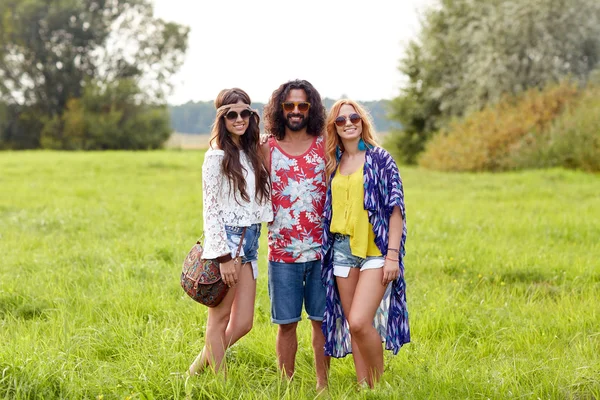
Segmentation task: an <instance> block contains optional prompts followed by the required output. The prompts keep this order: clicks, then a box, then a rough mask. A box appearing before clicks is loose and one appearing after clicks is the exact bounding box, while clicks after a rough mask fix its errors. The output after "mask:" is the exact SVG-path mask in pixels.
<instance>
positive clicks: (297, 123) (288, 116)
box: [283, 89, 309, 132]
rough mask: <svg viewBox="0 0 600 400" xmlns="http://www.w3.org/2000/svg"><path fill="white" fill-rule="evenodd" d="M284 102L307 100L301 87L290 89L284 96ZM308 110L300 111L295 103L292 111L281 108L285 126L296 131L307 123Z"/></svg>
mask: <svg viewBox="0 0 600 400" xmlns="http://www.w3.org/2000/svg"><path fill="white" fill-rule="evenodd" d="M285 101H286V102H295V103H303V102H307V101H308V96H306V92H305V91H304V90H302V89H292V90H290V92H289V93H288V95H287V96H286V98H285ZM308 113H309V110H306V111H300V110H299V109H298V106H297V105H296V106H295V107H294V109H293V110H292V111H285V110H283V117H284V118H285V126H286V127H287V128H288V129H290V130H291V131H294V132H298V131H301V130H302V129H305V128H306V125H308Z"/></svg>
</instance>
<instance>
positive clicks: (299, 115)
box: [287, 114, 304, 119]
mask: <svg viewBox="0 0 600 400" xmlns="http://www.w3.org/2000/svg"><path fill="white" fill-rule="evenodd" d="M294 117H297V118H302V119H304V115H302V114H288V116H287V119H290V118H294Z"/></svg>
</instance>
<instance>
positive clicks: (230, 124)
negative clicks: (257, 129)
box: [223, 100, 251, 143]
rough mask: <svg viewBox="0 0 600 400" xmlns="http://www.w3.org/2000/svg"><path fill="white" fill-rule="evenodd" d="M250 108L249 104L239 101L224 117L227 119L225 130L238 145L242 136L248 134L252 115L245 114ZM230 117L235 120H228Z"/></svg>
mask: <svg viewBox="0 0 600 400" xmlns="http://www.w3.org/2000/svg"><path fill="white" fill-rule="evenodd" d="M248 108H249V105H248V104H246V103H244V102H243V101H242V100H239V101H238V102H237V103H235V105H234V104H232V105H231V108H230V109H229V111H227V113H226V114H225V115H224V116H223V118H224V119H225V129H227V132H229V133H230V134H231V139H233V141H234V142H236V143H237V142H238V141H239V140H240V136H242V135H243V134H244V133H246V129H248V124H249V123H250V116H251V113H249V112H245V110H247V109H248ZM234 114H235V115H234ZM242 115H243V116H242ZM228 116H235V118H228Z"/></svg>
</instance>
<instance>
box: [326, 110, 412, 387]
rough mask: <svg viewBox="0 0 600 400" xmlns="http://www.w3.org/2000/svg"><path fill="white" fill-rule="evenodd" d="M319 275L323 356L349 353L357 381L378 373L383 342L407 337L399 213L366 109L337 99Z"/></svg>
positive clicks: (392, 172)
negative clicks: (324, 297)
mask: <svg viewBox="0 0 600 400" xmlns="http://www.w3.org/2000/svg"><path fill="white" fill-rule="evenodd" d="M326 128H327V139H326V145H325V151H326V163H327V164H326V169H327V176H328V177H330V179H329V187H328V192H327V198H326V203H325V215H324V217H325V218H324V233H323V248H322V280H323V283H324V284H325V285H326V288H327V304H326V310H325V315H324V320H323V325H322V329H323V333H324V335H325V354H326V355H328V356H333V357H344V356H346V355H347V354H349V353H352V354H353V358H354V365H355V369H356V376H357V380H358V383H359V384H360V385H363V384H367V385H368V386H369V387H373V386H374V384H375V383H376V382H378V381H379V379H380V377H381V375H382V373H383V347H382V345H381V343H382V342H385V348H386V349H388V350H392V351H393V352H394V354H396V353H398V350H399V349H400V347H402V345H403V344H405V343H408V342H409V341H410V333H409V327H408V312H407V308H406V294H405V281H404V262H403V259H404V254H405V251H404V244H405V241H406V214H405V209H404V193H403V188H402V180H401V178H400V173H399V171H398V166H397V165H396V162H395V161H394V159H393V158H392V157H391V156H390V154H389V153H388V152H387V151H386V150H384V149H383V148H381V147H378V145H377V142H376V141H375V138H374V135H375V132H374V128H373V124H372V122H371V119H370V116H369V114H368V113H367V111H366V110H365V109H364V108H363V107H362V106H361V105H360V104H358V103H357V102H355V101H352V100H348V99H342V100H339V101H337V102H336V103H335V104H334V105H333V106H332V108H331V111H330V113H329V115H328V118H327V121H326Z"/></svg>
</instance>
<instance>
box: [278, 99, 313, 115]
mask: <svg viewBox="0 0 600 400" xmlns="http://www.w3.org/2000/svg"><path fill="white" fill-rule="evenodd" d="M281 106H282V107H283V110H284V111H288V112H289V111H294V108H296V107H298V111H300V112H306V111H308V109H309V108H310V103H309V102H308V101H285V102H283V103H281Z"/></svg>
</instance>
